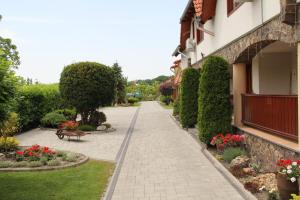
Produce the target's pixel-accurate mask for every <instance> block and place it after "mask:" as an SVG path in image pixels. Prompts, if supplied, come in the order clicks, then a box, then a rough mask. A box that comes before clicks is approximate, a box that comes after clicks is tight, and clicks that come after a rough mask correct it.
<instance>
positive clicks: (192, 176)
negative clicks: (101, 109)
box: [113, 102, 243, 200]
mask: <svg viewBox="0 0 300 200" xmlns="http://www.w3.org/2000/svg"><path fill="white" fill-rule="evenodd" d="M169 114H170V112H169V111H167V110H164V109H163V108H162V107H160V105H158V104H157V103H156V102H145V103H143V104H142V107H141V110H140V113H139V116H138V119H137V122H136V125H135V129H134V132H133V135H132V138H131V141H130V144H129V147H128V150H127V154H126V157H125V160H124V163H123V165H122V168H121V172H120V175H119V178H118V181H117V185H116V187H115V190H114V193H113V200H127V199H147V200H148V199H149V200H152V199H153V200H156V199H161V200H175V199H176V200H202V199H203V200H227V199H228V200H237V199H243V198H242V197H241V196H240V194H239V193H238V192H237V191H236V190H235V188H234V187H233V186H232V185H231V184H230V183H229V182H228V181H227V180H226V179H225V178H224V177H223V176H222V175H221V174H220V173H219V171H217V170H216V169H215V168H214V166H213V165H212V164H211V163H210V162H209V160H208V159H207V158H206V157H205V156H204V155H203V154H202V152H201V149H200V146H199V145H198V144H197V142H196V141H195V140H194V139H192V138H191V137H190V136H189V135H187V134H186V133H185V132H184V131H183V130H182V129H180V128H179V127H178V126H177V125H176V124H175V122H174V121H173V120H172V119H171V118H170V116H169Z"/></svg>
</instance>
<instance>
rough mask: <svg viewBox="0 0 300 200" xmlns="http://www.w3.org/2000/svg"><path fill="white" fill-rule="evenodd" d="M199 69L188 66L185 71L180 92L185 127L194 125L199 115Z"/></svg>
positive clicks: (181, 111) (181, 115)
mask: <svg viewBox="0 0 300 200" xmlns="http://www.w3.org/2000/svg"><path fill="white" fill-rule="evenodd" d="M199 77H200V73H199V70H197V69H194V68H187V69H185V70H184V71H183V74H182V82H181V92H180V112H179V114H180V121H181V124H182V126H183V127H184V128H191V127H194V126H195V124H196V123H197V115H198V112H197V110H198V87H199Z"/></svg>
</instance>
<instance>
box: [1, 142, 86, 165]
mask: <svg viewBox="0 0 300 200" xmlns="http://www.w3.org/2000/svg"><path fill="white" fill-rule="evenodd" d="M87 160H88V158H87V157H86V156H84V155H82V154H78V153H71V152H66V151H56V150H53V149H50V148H49V147H42V146H40V145H33V146H31V147H27V148H26V147H20V149H19V150H18V151H14V152H10V153H7V154H1V157H0V171H7V170H9V171H20V170H33V169H38V170H41V169H45V170H47V169H56V168H65V167H68V166H74V165H78V164H81V163H84V162H85V161H87Z"/></svg>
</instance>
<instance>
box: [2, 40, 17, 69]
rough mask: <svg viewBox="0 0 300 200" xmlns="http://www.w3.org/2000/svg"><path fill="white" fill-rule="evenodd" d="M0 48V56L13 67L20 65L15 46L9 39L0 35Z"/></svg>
mask: <svg viewBox="0 0 300 200" xmlns="http://www.w3.org/2000/svg"><path fill="white" fill-rule="evenodd" d="M0 49H1V51H2V53H1V54H0V57H1V58H2V59H4V60H6V61H8V62H10V65H11V66H12V67H14V68H17V67H18V65H20V57H19V52H18V51H17V46H16V45H14V44H12V42H11V39H9V38H3V37H1V36H0Z"/></svg>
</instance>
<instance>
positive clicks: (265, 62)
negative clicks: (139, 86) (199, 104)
mask: <svg viewBox="0 0 300 200" xmlns="http://www.w3.org/2000/svg"><path fill="white" fill-rule="evenodd" d="M299 13H300V12H299V4H298V1H297V0H190V1H189V2H188V4H187V6H186V8H185V10H184V13H183V15H182V17H181V19H180V24H181V36H180V45H179V46H178V47H177V48H176V50H175V52H174V53H173V55H174V56H180V57H181V66H182V67H183V68H185V67H188V66H192V67H194V68H201V67H202V64H203V62H204V61H205V59H206V58H207V57H208V56H210V55H217V56H221V57H223V58H224V59H226V60H227V61H228V62H229V63H230V65H231V67H230V69H229V70H230V72H231V76H232V79H231V93H232V95H233V107H234V114H233V125H234V126H235V127H237V128H238V129H239V130H241V131H244V132H245V133H247V134H248V135H249V137H248V140H247V142H248V143H249V144H248V145H249V146H250V149H252V151H253V153H256V154H258V153H259V154H261V155H266V154H270V155H269V156H267V157H268V159H269V160H270V159H271V160H272V159H274V160H276V159H278V158H281V157H283V154H288V155H289V157H291V156H298V152H299V150H300V143H299V142H298V140H299V133H300V131H299V119H300V109H299V110H298V105H299V104H300V101H299V99H298V93H299V89H300V87H299V85H300V81H299V79H298V76H299V72H300V44H299V41H300V27H299V22H300V21H299V17H298V16H299ZM269 144H270V145H271V146H272V148H271V147H270V148H271V149H273V148H274V149H275V150H272V151H273V152H269V153H268V152H265V151H264V149H265V146H266V145H269ZM251 147H252V148H251ZM255 151H260V152H255ZM274 151H275V152H277V151H278V153H277V154H276V153H275V154H276V155H274ZM271 157H273V158H271ZM259 159H265V158H259Z"/></svg>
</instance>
